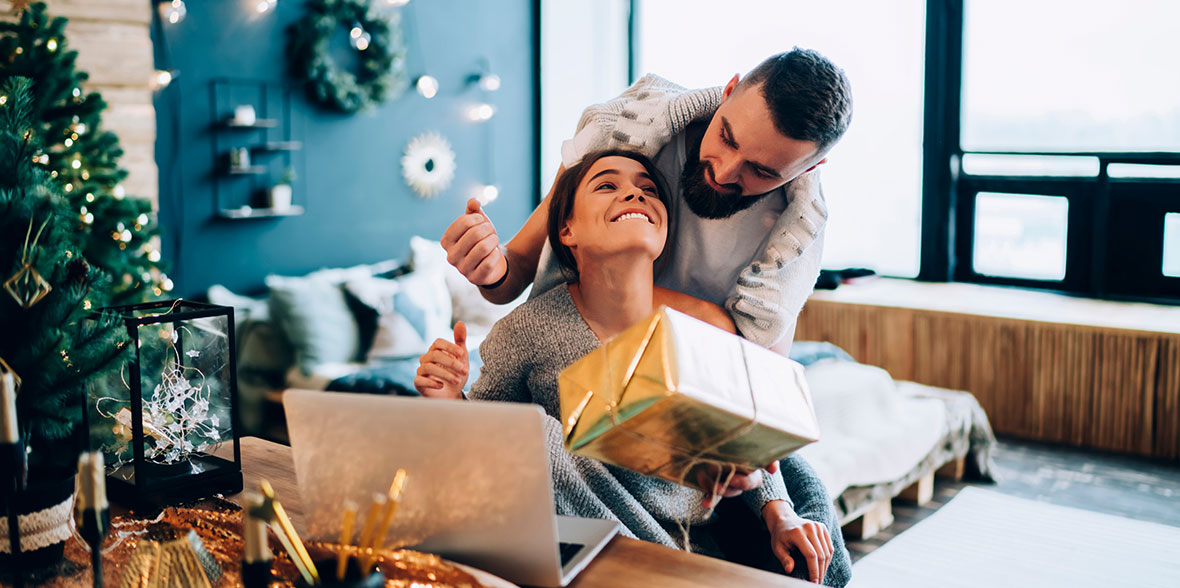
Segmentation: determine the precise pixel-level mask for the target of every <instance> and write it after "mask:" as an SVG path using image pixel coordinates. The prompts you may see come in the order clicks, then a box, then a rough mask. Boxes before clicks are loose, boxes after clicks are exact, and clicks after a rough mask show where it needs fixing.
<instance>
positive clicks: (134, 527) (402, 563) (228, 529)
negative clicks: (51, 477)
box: [33, 500, 483, 588]
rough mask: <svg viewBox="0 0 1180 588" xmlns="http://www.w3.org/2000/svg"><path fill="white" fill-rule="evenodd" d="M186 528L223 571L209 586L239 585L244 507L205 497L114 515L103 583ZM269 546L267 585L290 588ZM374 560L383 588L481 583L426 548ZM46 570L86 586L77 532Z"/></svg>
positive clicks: (64, 582)
mask: <svg viewBox="0 0 1180 588" xmlns="http://www.w3.org/2000/svg"><path fill="white" fill-rule="evenodd" d="M190 530H191V531H194V532H196V534H197V536H198V537H199V538H200V539H201V542H202V543H203V544H204V546H205V549H206V550H207V551H208V552H209V554H211V555H212V556H213V559H214V560H215V561H216V562H217V565H218V566H219V567H220V569H221V576H220V578H219V579H218V581H217V582H216V583H214V584H213V586H215V587H217V588H241V586H242V574H241V571H242V565H241V557H242V551H243V547H244V545H243V540H242V511H241V509H240V508H239V507H238V506H236V505H234V504H233V503H230V502H228V501H225V500H211V501H205V502H203V503H201V505H200V507H199V508H193V507H168V508H165V509H164V510H163V511H161V512H160V513H159V515H158V516H156V517H152V518H145V517H142V516H139V515H138V514H136V513H134V512H132V513H128V514H127V515H126V516H118V517H113V518H112V519H111V530H110V533H109V534H108V536H107V539H106V542H105V543H104V544H103V552H104V554H103V558H102V559H103V580H104V585H106V586H110V587H122V586H124V585H125V584H124V582H125V581H126V580H127V578H128V577H129V576H133V575H134V574H133V573H132V574H129V571H130V569H129V568H131V567H134V565H135V556H136V552H137V551H140V550H144V549H149V550H150V549H153V548H158V547H156V546H155V545H152V544H151V543H148V542H153V543H156V544H162V543H167V542H175V541H177V540H180V539H184V537H185V536H186V535H187V534H188V532H189V531H190ZM270 547H271V550H272V552H274V554H275V559H274V564H273V565H272V568H271V573H272V574H273V575H274V583H272V584H271V586H272V587H274V588H278V587H284V588H287V587H294V586H295V585H296V584H295V581H296V579H297V578H298V577H299V574H298V572H297V571H296V569H295V565H294V564H292V563H291V560H290V559H289V558H288V557H287V555H286V553H284V552H283V551H282V548H281V547H280V546H279V543H278V540H277V539H276V538H274V537H273V536H272V537H271V538H270ZM308 547H309V550H310V551H312V555H313V557H317V556H325V555H332V554H335V553H336V552H338V551H339V549H340V547H339V546H337V545H332V544H326V543H315V542H312V543H309V544H308ZM376 561H377V565H378V566H379V567H380V568H381V571H382V572H383V573H384V574H385V577H386V580H385V586H386V587H387V588H409V587H411V586H413V587H416V588H448V587H454V588H480V587H482V586H483V585H482V584H480V583H479V581H478V580H476V579H475V577H474V576H472V575H471V574H468V573H467V572H465V571H463V570H460V569H458V568H456V567H455V566H452V565H450V564H448V563H447V562H446V561H444V560H443V559H442V558H440V557H438V556H436V555H431V554H428V553H420V552H417V551H412V550H409V549H396V550H395V549H386V550H381V551H379V552H378V553H377V557H376ZM48 572H49V574H48V577H44V576H43V577H40V578H37V579H36V580H37V581H35V582H34V583H33V585H36V586H43V587H46V588H58V587H62V588H64V587H67V586H69V587H74V586H88V585H90V583H91V571H90V553H89V551H88V549H87V547H86V545H85V543H83V542H82V541H81V540H80V539H78V538H77V537H74V538H72V539H70V540H69V541H67V542H66V553H65V560H64V561H63V562H62V563H61V564H60V565H58V566H57V567H56V568H54V569H52V570H49V571H48ZM329 573H331V572H329Z"/></svg>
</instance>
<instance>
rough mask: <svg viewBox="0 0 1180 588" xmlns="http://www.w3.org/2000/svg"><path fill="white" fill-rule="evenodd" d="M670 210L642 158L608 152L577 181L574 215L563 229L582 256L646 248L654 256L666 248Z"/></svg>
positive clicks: (563, 238) (564, 240)
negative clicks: (638, 159)
mask: <svg viewBox="0 0 1180 588" xmlns="http://www.w3.org/2000/svg"><path fill="white" fill-rule="evenodd" d="M667 236H668V210H667V208H666V207H665V206H664V203H663V202H662V201H661V199H660V194H659V193H658V188H657V187H656V182H655V180H653V179H652V177H651V175H649V174H648V171H647V169H646V168H645V167H644V166H643V164H641V163H639V162H638V161H636V160H634V159H631V158H629V157H624V156H607V157H603V158H601V159H599V160H597V161H595V162H594V163H593V164H592V165H591V166H590V169H589V170H587V172H586V174H585V177H584V178H583V180H582V182H581V183H579V184H578V188H577V192H576V195H575V196H574V205H573V214H572V215H570V218H569V220H567V221H566V223H565V225H564V226H563V227H562V229H561V231H560V238H561V242H562V243H563V244H565V245H566V246H567V247H569V248H570V249H571V250H572V251H573V254H574V257H575V258H576V259H578V260H579V263H578V265H579V267H581V266H582V262H581V260H582V259H586V258H588V257H591V256H592V257H594V258H600V257H604V256H611V255H616V254H620V253H627V252H643V253H646V254H647V255H648V256H650V258H651V259H652V260H655V258H657V257H659V255H660V252H661V251H663V250H664V243H665V241H666V240H667Z"/></svg>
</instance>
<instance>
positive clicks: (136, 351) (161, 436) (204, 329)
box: [86, 300, 242, 506]
mask: <svg viewBox="0 0 1180 588" xmlns="http://www.w3.org/2000/svg"><path fill="white" fill-rule="evenodd" d="M105 310H106V311H108V312H113V313H115V314H117V315H118V316H119V317H120V318H121V319H122V321H123V323H124V325H125V326H126V328H127V334H128V335H129V336H130V344H131V345H132V346H133V353H129V354H128V355H127V356H126V359H125V360H124V361H120V362H116V363H115V364H114V365H113V367H112V368H110V369H109V370H107V371H106V372H104V373H103V374H101V375H99V376H98V377H96V378H94V379H93V380H92V381H91V383H90V384H89V386H88V389H87V403H86V421H87V427H88V430H89V434H90V445H91V448H92V449H94V450H101V451H102V452H103V457H104V459H105V463H106V464H107V488H108V491H109V492H110V493H111V496H112V498H114V499H115V500H117V501H120V502H123V503H124V504H128V505H139V506H165V505H169V504H177V503H180V502H185V501H189V500H196V499H200V498H205V497H209V496H212V495H214V494H231V493H234V492H238V491H241V489H242V457H241V449H240V448H239V446H238V390H237V378H236V374H237V369H236V365H235V357H236V355H235V353H234V341H235V339H234V318H233V309H232V308H230V307H227V306H216V305H212V304H203V303H199V302H191V301H188V300H172V301H162V302H149V303H146V304H135V305H130V306H117V307H112V308H107V309H105ZM97 316H98V315H97V314H96V315H94V316H93V317H92V319H94V318H97Z"/></svg>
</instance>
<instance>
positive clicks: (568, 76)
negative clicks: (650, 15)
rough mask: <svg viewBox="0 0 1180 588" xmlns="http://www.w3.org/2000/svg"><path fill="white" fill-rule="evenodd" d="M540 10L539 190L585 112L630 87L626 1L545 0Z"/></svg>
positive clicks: (554, 171) (551, 177) (544, 187)
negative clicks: (586, 109)
mask: <svg viewBox="0 0 1180 588" xmlns="http://www.w3.org/2000/svg"><path fill="white" fill-rule="evenodd" d="M540 11H541V52H540V57H541V79H540V84H541V164H540V166H539V167H538V169H539V173H540V174H541V178H540V185H541V194H538V195H537V198H543V197H544V196H545V192H547V191H548V190H549V186H551V185H552V184H553V180H554V177H555V176H556V175H557V168H558V166H560V165H561V143H562V142H563V141H565V140H566V139H569V138H571V137H573V136H574V131H575V130H577V126H578V119H579V118H581V116H582V111H583V110H585V108H586V107H587V106H590V105H591V104H596V103H599V102H602V101H604V100H609V99H611V98H613V97H615V96H618V95H619V94H621V93H622V92H623V90H625V89H626V88H627V66H628V63H629V60H630V57H629V55H628V53H627V48H628V43H627V19H628V15H629V11H630V2H629V1H628V0H543V1H542V2H541V3H540Z"/></svg>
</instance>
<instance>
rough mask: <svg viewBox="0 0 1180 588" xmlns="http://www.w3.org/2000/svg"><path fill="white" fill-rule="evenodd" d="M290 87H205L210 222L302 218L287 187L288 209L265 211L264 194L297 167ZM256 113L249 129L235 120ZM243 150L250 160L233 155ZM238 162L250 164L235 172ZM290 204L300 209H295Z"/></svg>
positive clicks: (297, 195)
mask: <svg viewBox="0 0 1180 588" xmlns="http://www.w3.org/2000/svg"><path fill="white" fill-rule="evenodd" d="M292 93H293V87H292V86H290V85H288V84H285V83H282V82H276V81H271V80H260V79H233V78H218V79H214V80H212V81H211V82H210V84H209V101H210V104H209V106H210V113H211V115H210V119H211V120H210V125H211V126H210V128H211V132H210V133H209V135H210V137H209V138H210V144H209V147H210V148H211V151H212V155H213V161H214V162H215V167H214V169H213V170H211V171H212V173H211V174H210V179H211V180H212V182H211V183H212V188H213V201H212V202H210V208H211V209H212V210H211V211H210V213H209V214H210V215H211V217H212V218H215V219H252V218H277V217H285V216H298V215H301V214H303V212H304V206H306V205H307V203H306V201H303V199H302V197H303V196H304V195H303V194H302V193H301V190H299V188H300V186H298V185H296V186H293V194H292V197H293V198H294V199H295V202H292V203H291V204H292V206H290V207H287V208H283V209H274V208H270V202H271V200H270V191H271V189H272V188H274V186H275V185H276V184H278V183H279V178H281V177H286V175H287V174H286V170H292V171H298V170H299V168H300V167H302V166H301V165H299V164H301V163H302V161H303V160H302V153H303V152H302V149H303V141H301V140H300V139H302V137H300V136H299V135H297V134H296V128H295V127H296V125H295V121H294V117H293V116H292V105H291V101H292ZM246 106H249V107H252V108H253V109H254V111H255V112H256V113H257V117H256V119H255V120H254V121H253V122H252V123H251V124H242V123H240V122H238V121H237V120H235V118H234V113H235V112H237V111H238V110H239V108H242V107H246ZM241 151H248V153H249V155H250V157H249V158H248V159H247V158H236V157H234V154H235V153H237V152H241ZM234 160H240V161H242V162H243V163H250V164H251V165H249V166H246V167H238V168H235V167H234V166H233V165H232V163H233V161H234ZM295 204H302V205H303V206H298V205H295Z"/></svg>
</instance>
